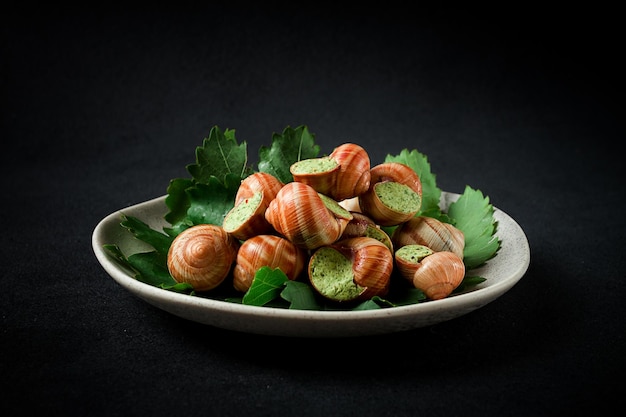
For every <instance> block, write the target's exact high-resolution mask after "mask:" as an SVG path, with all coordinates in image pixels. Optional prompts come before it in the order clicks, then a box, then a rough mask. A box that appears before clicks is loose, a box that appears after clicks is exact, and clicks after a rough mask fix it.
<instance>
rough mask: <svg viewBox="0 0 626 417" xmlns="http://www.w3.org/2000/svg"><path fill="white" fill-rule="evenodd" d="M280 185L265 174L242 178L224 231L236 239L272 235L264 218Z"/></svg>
mask: <svg viewBox="0 0 626 417" xmlns="http://www.w3.org/2000/svg"><path fill="white" fill-rule="evenodd" d="M283 185H284V184H283V183H282V182H281V181H280V180H279V179H278V178H276V177H275V176H273V175H271V174H268V173H265V172H255V173H254V174H251V175H249V176H247V177H246V178H244V179H243V180H242V181H241V184H240V185H239V188H238V189H237V194H236V195H235V205H234V207H233V208H232V209H231V210H230V211H229V212H228V213H227V214H226V217H225V218H224V223H223V224H222V226H223V227H224V230H226V231H227V232H228V233H230V234H232V235H233V236H234V237H236V238H237V239H239V240H246V239H249V238H251V237H253V236H256V235H261V234H265V233H269V232H271V231H272V230H273V229H272V225H271V224H270V223H269V222H268V221H267V220H266V219H265V210H267V206H268V205H269V203H270V202H271V201H272V200H273V199H274V198H275V197H276V194H278V191H280V189H281V188H282V187H283Z"/></svg>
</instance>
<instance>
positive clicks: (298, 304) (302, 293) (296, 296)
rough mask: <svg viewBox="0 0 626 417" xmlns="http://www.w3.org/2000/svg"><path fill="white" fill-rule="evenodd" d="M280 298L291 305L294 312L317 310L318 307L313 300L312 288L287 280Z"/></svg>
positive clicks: (302, 283) (315, 300)
mask: <svg viewBox="0 0 626 417" xmlns="http://www.w3.org/2000/svg"><path fill="white" fill-rule="evenodd" d="M280 296H281V297H282V298H283V299H285V300H287V301H289V302H290V303H291V305H290V307H289V308H291V309H294V310H319V309H320V305H319V303H318V302H317V299H316V298H315V293H314V291H313V288H312V287H311V286H310V285H308V284H306V283H304V282H299V281H291V280H288V281H286V282H285V289H284V290H283V291H282V292H281V293H280Z"/></svg>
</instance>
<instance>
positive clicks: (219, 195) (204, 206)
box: [187, 175, 240, 226]
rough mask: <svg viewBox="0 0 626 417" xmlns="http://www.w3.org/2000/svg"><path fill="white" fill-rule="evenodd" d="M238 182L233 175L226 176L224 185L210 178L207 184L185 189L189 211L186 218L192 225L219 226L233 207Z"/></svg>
mask: <svg viewBox="0 0 626 417" xmlns="http://www.w3.org/2000/svg"><path fill="white" fill-rule="evenodd" d="M239 184H240V180H239V179H238V178H237V176H235V175H227V176H226V177H225V184H224V183H222V182H220V180H218V179H217V178H216V177H211V178H210V179H209V180H208V184H196V185H195V186H194V187H191V188H188V189H187V194H188V196H189V202H190V205H189V209H188V210H187V216H188V219H189V221H190V222H191V223H192V224H194V225H195V224H215V225H218V226H221V225H222V224H223V222H224V217H226V214H227V213H228V212H229V211H230V209H231V208H233V206H234V205H235V195H236V194H237V189H238V187H239Z"/></svg>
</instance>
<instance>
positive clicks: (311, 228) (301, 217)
mask: <svg viewBox="0 0 626 417" xmlns="http://www.w3.org/2000/svg"><path fill="white" fill-rule="evenodd" d="M326 198H327V197H326ZM337 206H338V204H337ZM346 213H347V214H348V217H342V215H340V214H336V213H335V212H333V211H331V210H330V209H329V208H328V206H327V205H326V203H324V200H323V199H322V196H321V195H320V194H319V193H318V192H317V191H315V189H313V187H311V186H309V185H307V184H304V183H301V182H297V181H294V182H290V183H287V184H285V186H284V187H283V188H281V190H280V191H279V192H278V194H277V195H276V198H274V200H272V201H271V202H270V204H269V206H268V208H267V210H266V211H265V218H266V219H267V221H268V222H270V224H271V225H272V226H273V227H274V229H275V230H276V231H277V232H278V233H279V234H281V235H283V236H284V237H286V238H287V239H289V240H290V241H291V242H293V243H294V244H295V245H296V246H298V247H301V248H305V249H315V248H318V247H320V246H323V245H328V244H330V243H333V242H335V241H337V240H338V239H339V237H341V234H342V233H343V231H344V230H345V228H346V225H347V224H348V222H349V221H350V220H351V219H352V216H351V215H350V214H349V212H347V211H346Z"/></svg>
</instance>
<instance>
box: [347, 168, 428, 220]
mask: <svg viewBox="0 0 626 417" xmlns="http://www.w3.org/2000/svg"><path fill="white" fill-rule="evenodd" d="M370 173H371V179H370V187H369V189H368V190H367V191H366V192H364V193H363V194H361V195H359V207H360V209H361V212H362V213H364V214H366V215H368V216H369V217H371V218H372V219H373V220H374V221H375V222H376V223H378V224H379V225H381V226H396V225H398V224H400V223H403V222H405V221H407V220H409V219H410V218H411V217H413V216H415V214H416V213H417V212H418V211H419V209H420V207H421V202H422V183H421V181H420V178H419V176H418V175H417V174H416V173H415V171H414V170H413V169H412V168H411V167H409V166H408V165H405V164H401V163H398V162H385V163H382V164H379V165H376V166H375V167H373V168H372V169H371V170H370ZM386 183H396V184H399V185H400V186H404V187H398V188H400V189H399V190H398V191H399V192H402V193H404V194H405V195H406V196H407V197H405V198H398V199H397V200H399V201H401V202H403V204H404V205H406V207H403V209H399V208H397V207H391V206H389V205H388V204H386V203H385V200H384V198H381V194H382V193H383V192H384V191H383V188H384V187H387V185H386ZM383 184H385V185H383ZM408 201H410V202H412V204H405V203H406V202H408Z"/></svg>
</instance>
